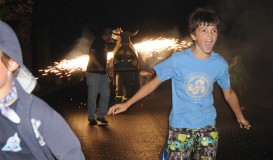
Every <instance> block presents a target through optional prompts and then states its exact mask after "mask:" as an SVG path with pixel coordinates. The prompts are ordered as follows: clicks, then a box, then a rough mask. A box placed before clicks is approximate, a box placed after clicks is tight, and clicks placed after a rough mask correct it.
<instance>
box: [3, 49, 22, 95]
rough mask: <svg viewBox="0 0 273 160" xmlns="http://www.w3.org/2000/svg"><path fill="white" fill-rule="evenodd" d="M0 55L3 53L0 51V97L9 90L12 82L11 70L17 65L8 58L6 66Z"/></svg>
mask: <svg viewBox="0 0 273 160" xmlns="http://www.w3.org/2000/svg"><path fill="white" fill-rule="evenodd" d="M2 56H3V53H2V52H1V51H0V75H1V76H0V98H3V96H6V94H7V93H8V92H9V89H10V87H11V84H12V76H13V75H12V72H13V71H14V70H15V69H17V68H18V67H19V65H18V64H17V63H16V62H15V61H13V60H9V62H8V65H9V66H8V67H6V66H5V65H4V63H3V62H2V60H1V57H2Z"/></svg>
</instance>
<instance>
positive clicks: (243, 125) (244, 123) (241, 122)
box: [238, 119, 251, 130]
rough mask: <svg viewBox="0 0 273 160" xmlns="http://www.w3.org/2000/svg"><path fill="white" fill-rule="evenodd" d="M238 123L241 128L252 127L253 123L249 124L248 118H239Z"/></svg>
mask: <svg viewBox="0 0 273 160" xmlns="http://www.w3.org/2000/svg"><path fill="white" fill-rule="evenodd" d="M238 123H239V125H240V127H241V128H245V129H247V130H248V129H250V127H251V125H250V124H249V122H248V121H247V120H246V119H243V120H239V119H238Z"/></svg>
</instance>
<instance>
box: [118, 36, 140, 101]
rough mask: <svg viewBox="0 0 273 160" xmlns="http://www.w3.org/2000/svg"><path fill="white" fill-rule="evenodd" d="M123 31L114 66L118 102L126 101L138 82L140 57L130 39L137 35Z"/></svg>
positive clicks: (119, 39)
mask: <svg viewBox="0 0 273 160" xmlns="http://www.w3.org/2000/svg"><path fill="white" fill-rule="evenodd" d="M136 34H137V32H135V33H134V34H132V33H130V32H128V31H125V32H123V31H121V32H120V33H119V38H118V42H117V45H116V47H115V49H114V60H113V67H114V72H115V77H114V78H115V80H116V97H115V101H116V102H125V101H127V100H128V98H130V97H131V96H132V91H133V88H134V87H135V86H137V84H138V57H137V52H136V50H135V48H134V47H133V44H132V42H131V40H130V37H131V36H134V35H136Z"/></svg>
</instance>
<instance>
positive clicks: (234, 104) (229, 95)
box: [223, 88, 251, 129]
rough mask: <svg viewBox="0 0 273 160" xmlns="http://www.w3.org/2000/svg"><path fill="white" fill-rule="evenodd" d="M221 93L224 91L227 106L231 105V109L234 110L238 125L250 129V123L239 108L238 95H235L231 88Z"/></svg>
mask: <svg viewBox="0 0 273 160" xmlns="http://www.w3.org/2000/svg"><path fill="white" fill-rule="evenodd" d="M223 93H224V96H225V99H226V101H227V102H228V104H229V106H230V107H231V109H232V111H233V112H234V114H235V116H236V118H237V121H238V123H239V124H240V127H241V128H243V127H244V128H246V129H250V127H251V125H250V124H249V123H248V121H247V120H246V119H245V118H244V115H243V113H242V111H241V109H240V104H239V101H238V97H237V95H236V93H235V92H234V91H233V90H232V89H231V88H229V89H225V90H223Z"/></svg>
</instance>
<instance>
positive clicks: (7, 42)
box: [0, 20, 85, 160]
mask: <svg viewBox="0 0 273 160" xmlns="http://www.w3.org/2000/svg"><path fill="white" fill-rule="evenodd" d="M0 57H1V59H0V75H1V76H0V110H1V114H0V131H1V134H0V148H1V152H0V159H3V160H14V159H20V160H37V159H38V160H53V159H58V160H75V159H77V160H84V159H85V158H84V155H83V152H82V150H81V145H80V142H79V140H78V139H77V137H76V135H75V134H74V133H73V131H72V130H71V129H70V127H69V125H68V124H67V123H66V121H65V120H64V119H63V118H62V117H61V115H59V114H58V113H57V112H56V111H55V110H53V109H52V108H51V107H50V106H49V105H48V104H46V103H45V102H44V101H43V100H41V99H39V98H38V97H36V96H34V95H33V94H31V92H32V90H33V89H34V87H35V86H36V79H35V78H34V77H33V76H32V74H31V73H30V72H29V71H28V69H27V68H26V67H25V65H24V64H23V57H22V53H21V47H20V44H19V41H18V39H17V36H16V34H15V33H14V31H13V30H12V29H11V28H10V27H9V26H8V25H7V24H6V23H5V22H3V21H1V20H0Z"/></svg>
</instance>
